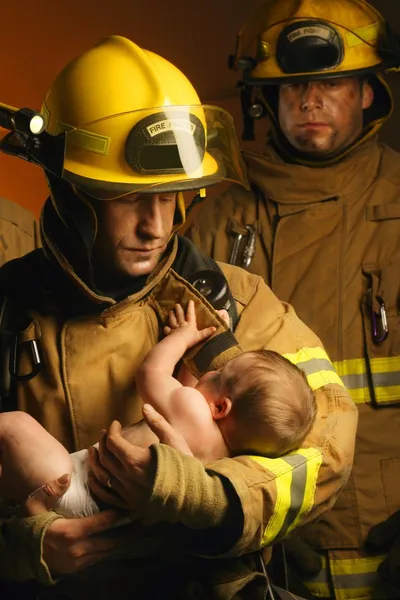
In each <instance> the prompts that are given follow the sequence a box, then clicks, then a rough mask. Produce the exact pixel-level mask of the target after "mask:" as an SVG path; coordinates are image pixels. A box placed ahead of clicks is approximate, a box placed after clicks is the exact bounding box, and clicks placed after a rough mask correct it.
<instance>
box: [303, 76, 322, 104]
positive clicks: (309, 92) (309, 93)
mask: <svg viewBox="0 0 400 600" xmlns="http://www.w3.org/2000/svg"><path fill="white" fill-rule="evenodd" d="M300 106H301V110H302V111H304V112H308V111H311V110H314V109H315V108H321V106H322V98H321V89H320V86H319V85H318V83H315V82H313V81H310V82H309V83H307V84H306V85H304V87H303V88H302V95H301V105H300Z"/></svg>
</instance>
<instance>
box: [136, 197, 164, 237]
mask: <svg viewBox="0 0 400 600" xmlns="http://www.w3.org/2000/svg"><path fill="white" fill-rule="evenodd" d="M139 230H140V233H141V234H142V235H145V236H147V237H151V238H153V239H158V238H162V237H163V235H164V228H163V219H162V212H161V204H160V200H159V197H158V196H157V195H155V196H151V197H150V198H147V199H146V201H145V202H144V206H143V212H142V215H141V219H140V224H139Z"/></svg>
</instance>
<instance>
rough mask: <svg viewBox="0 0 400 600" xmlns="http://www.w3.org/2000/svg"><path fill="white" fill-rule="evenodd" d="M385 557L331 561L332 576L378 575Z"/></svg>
mask: <svg viewBox="0 0 400 600" xmlns="http://www.w3.org/2000/svg"><path fill="white" fill-rule="evenodd" d="M384 559H385V556H384V555H382V556H369V557H368V558H341V559H333V560H331V561H330V565H331V571H332V575H355V574H358V573H376V571H377V570H378V567H379V565H380V564H381V563H382V562H383V560H384Z"/></svg>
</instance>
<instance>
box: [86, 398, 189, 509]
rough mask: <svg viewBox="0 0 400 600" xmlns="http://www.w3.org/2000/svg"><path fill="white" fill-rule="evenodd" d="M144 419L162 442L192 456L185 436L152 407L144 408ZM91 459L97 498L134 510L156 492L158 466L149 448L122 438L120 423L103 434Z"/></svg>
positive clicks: (90, 483)
mask: <svg viewBox="0 0 400 600" xmlns="http://www.w3.org/2000/svg"><path fill="white" fill-rule="evenodd" d="M143 417H144V419H145V420H146V422H147V424H148V425H149V427H150V429H151V430H152V431H153V433H155V434H156V436H157V437H158V438H159V440H160V442H162V443H164V444H168V445H169V446H171V447H172V448H175V449H177V450H179V451H180V452H182V453H183V454H189V455H192V452H191V450H190V448H189V446H188V444H187V443H186V441H185V439H184V438H183V436H181V435H180V434H179V433H178V432H176V431H175V430H174V429H173V428H172V427H171V425H170V424H169V423H168V422H167V421H166V420H165V419H164V418H163V417H162V416H161V415H160V414H159V413H157V412H156V411H155V410H154V409H153V408H152V407H151V406H149V405H146V404H145V405H144V407H143ZM89 460H90V466H91V469H92V472H93V476H91V477H89V486H90V489H91V490H92V492H93V493H94V494H95V496H96V497H98V498H99V499H100V500H102V501H103V502H106V503H107V504H109V505H111V506H117V507H120V508H124V509H129V510H131V511H135V510H138V511H139V510H140V509H141V508H142V507H143V506H145V504H146V503H147V500H148V498H149V497H150V495H151V492H152V489H153V485H154V480H155V472H156V465H155V464H154V461H153V457H152V453H151V451H150V449H149V448H139V447H138V446H134V445H133V444H131V443H130V442H128V441H127V440H126V439H124V438H123V437H122V435H121V425H120V423H118V421H114V422H113V423H112V424H111V425H110V427H109V429H108V431H107V432H106V433H104V434H103V435H102V438H101V439H100V442H99V450H98V451H97V450H96V449H95V448H93V447H92V448H89Z"/></svg>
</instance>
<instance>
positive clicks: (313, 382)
mask: <svg viewBox="0 0 400 600" xmlns="http://www.w3.org/2000/svg"><path fill="white" fill-rule="evenodd" d="M283 356H284V357H285V358H287V359H288V360H290V362H291V363H293V364H295V365H296V366H298V367H299V369H302V370H303V371H304V372H305V374H306V376H307V381H308V383H309V386H310V387H311V389H312V390H318V389H319V388H321V387H324V386H325V385H329V384H332V383H336V384H337V385H341V386H342V387H344V384H343V381H342V380H341V379H340V377H339V375H338V374H337V372H336V370H335V367H334V365H333V364H332V363H331V361H330V360H329V357H328V355H327V353H326V352H325V350H324V349H323V348H302V349H301V350H299V351H298V352H296V353H295V354H284V355H283Z"/></svg>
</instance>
